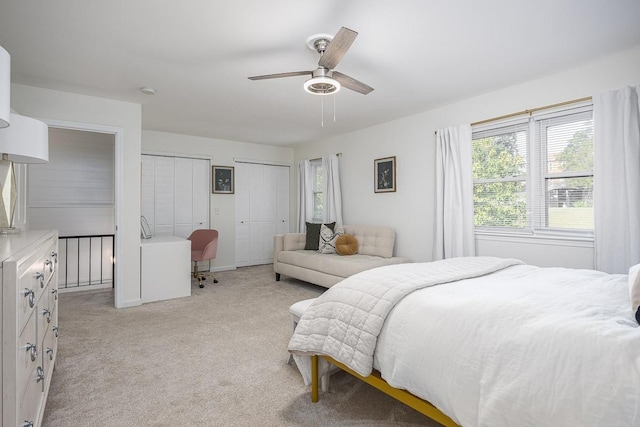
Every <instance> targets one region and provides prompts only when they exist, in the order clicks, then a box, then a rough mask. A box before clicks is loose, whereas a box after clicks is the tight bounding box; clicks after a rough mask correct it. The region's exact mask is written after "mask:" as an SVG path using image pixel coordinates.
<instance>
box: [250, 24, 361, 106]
mask: <svg viewBox="0 0 640 427" xmlns="http://www.w3.org/2000/svg"><path fill="white" fill-rule="evenodd" d="M357 35H358V33H357V32H355V31H353V30H350V29H349V28H346V27H342V28H340V30H339V31H338V32H337V33H336V35H335V36H334V37H332V36H331V35H328V34H316V35H313V36H311V37H309V38H308V39H307V45H308V46H309V48H310V49H313V50H316V51H317V52H318V53H319V54H320V60H319V61H318V68H317V69H315V70H312V71H292V72H289V73H278V74H266V75H263V76H253V77H249V80H266V79H279V78H282V77H294V76H310V77H311V78H310V79H309V80H307V81H306V82H305V83H304V90H306V91H307V92H309V93H312V94H314V95H330V94H332V93H336V92H338V91H339V90H340V87H342V86H344V87H346V88H347V89H351V90H353V91H355V92H358V93H361V94H363V95H366V94H368V93H369V92H371V91H372V90H373V88H372V87H371V86H368V85H366V84H364V83H362V82H360V81H358V80H356V79H354V78H352V77H349V76H347V75H346V74H342V73H340V72H338V71H334V68H335V67H336V66H337V65H338V62H340V60H341V59H342V57H343V56H344V54H345V53H347V50H349V47H351V44H352V43H353V41H354V40H355V38H356V36H357Z"/></svg>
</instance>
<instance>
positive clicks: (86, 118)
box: [11, 84, 142, 307]
mask: <svg viewBox="0 0 640 427" xmlns="http://www.w3.org/2000/svg"><path fill="white" fill-rule="evenodd" d="M11 107H12V108H13V109H14V110H16V111H18V112H19V113H20V114H24V115H26V116H30V117H34V118H38V119H41V120H45V121H59V122H66V123H78V124H91V125H95V126H97V127H107V128H114V129H119V130H121V131H122V136H123V139H122V164H121V169H120V172H121V177H119V178H120V179H121V180H122V181H123V182H125V183H126V185H123V186H122V188H120V189H119V191H120V193H121V200H119V202H120V203H122V206H126V209H125V210H124V211H123V214H122V215H121V216H120V217H117V218H116V220H117V221H118V223H117V224H116V225H117V227H118V236H119V237H120V239H119V242H118V243H117V245H118V247H119V248H121V251H119V252H118V253H117V260H116V262H117V263H118V266H117V269H118V272H119V276H118V277H116V280H117V281H118V284H117V285H116V286H117V288H118V289H117V290H116V301H115V304H116V306H117V307H128V306H133V305H139V304H140V303H141V299H140V146H141V128H142V109H141V106H140V104H134V103H129V102H121V101H114V100H111V99H104V98H98V97H93V96H86V95H79V94H73V93H67V92H59V91H53V90H48V89H41V88H36V87H31V86H23V85H17V84H13V85H11ZM117 191H118V190H117Z"/></svg>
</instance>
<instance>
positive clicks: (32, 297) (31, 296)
mask: <svg viewBox="0 0 640 427" xmlns="http://www.w3.org/2000/svg"><path fill="white" fill-rule="evenodd" d="M22 295H24V297H25V298H27V299H28V300H29V307H31V308H33V306H34V305H36V293H35V292H34V291H33V289H27V288H24V290H23V291H22Z"/></svg>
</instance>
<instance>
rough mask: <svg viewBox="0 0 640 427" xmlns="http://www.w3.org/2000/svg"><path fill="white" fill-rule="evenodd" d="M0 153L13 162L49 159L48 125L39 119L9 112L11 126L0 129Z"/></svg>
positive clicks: (40, 161) (38, 161) (44, 160)
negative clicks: (6, 155)
mask: <svg viewBox="0 0 640 427" xmlns="http://www.w3.org/2000/svg"><path fill="white" fill-rule="evenodd" d="M0 153H1V154H8V156H9V160H11V161H12V162H15V163H46V162H48V161H49V127H48V126H47V125H46V123H43V122H41V121H40V120H36V119H32V118H31V117H25V116H21V115H19V114H13V113H12V114H11V126H9V127H7V128H4V129H0Z"/></svg>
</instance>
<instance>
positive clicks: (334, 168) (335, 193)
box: [322, 154, 342, 225]
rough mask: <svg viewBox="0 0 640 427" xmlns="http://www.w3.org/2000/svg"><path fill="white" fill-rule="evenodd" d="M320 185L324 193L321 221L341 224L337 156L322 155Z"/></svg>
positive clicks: (340, 196)
mask: <svg viewBox="0 0 640 427" xmlns="http://www.w3.org/2000/svg"><path fill="white" fill-rule="evenodd" d="M322 186H323V189H322V190H323V194H324V212H323V215H322V222H324V223H329V222H334V221H335V222H336V224H337V225H342V193H341V192H340V171H339V168H338V156H337V155H335V154H334V155H331V156H324V157H322Z"/></svg>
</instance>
